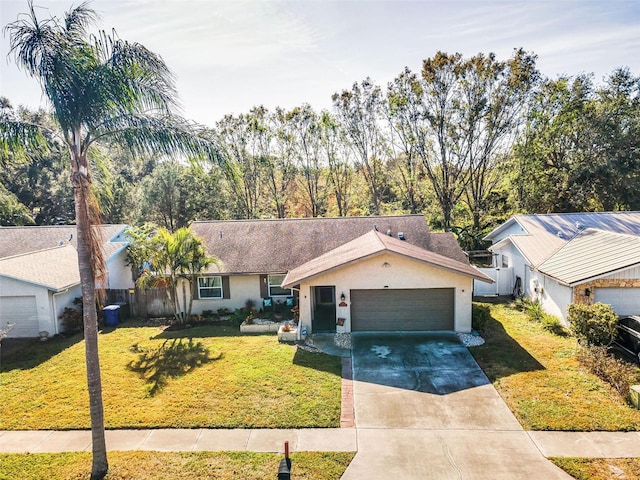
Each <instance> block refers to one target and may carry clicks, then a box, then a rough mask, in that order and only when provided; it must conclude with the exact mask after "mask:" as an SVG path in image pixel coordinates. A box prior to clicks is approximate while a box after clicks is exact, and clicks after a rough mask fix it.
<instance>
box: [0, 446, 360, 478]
mask: <svg viewBox="0 0 640 480" xmlns="http://www.w3.org/2000/svg"><path fill="white" fill-rule="evenodd" d="M353 456H354V453H316V452H301V453H294V454H293V455H291V473H292V476H293V478H304V479H307V480H334V479H335V480H338V479H339V478H340V477H341V476H342V474H343V473H344V471H345V470H346V468H347V466H348V465H349V463H350V462H351V459H352V458H353ZM281 458H282V455H277V454H273V453H253V452H188V453H187V452H110V453H109V473H108V474H107V476H106V477H105V480H131V479H135V480H157V479H172V480H173V479H178V480H200V479H217V480H224V479H229V480H231V479H233V480H236V479H239V478H241V479H243V480H262V479H265V478H276V477H277V475H278V465H279V464H280V460H281ZM0 464H2V470H1V471H0V479H1V480H5V479H6V480H9V479H17V478H19V479H21V480H40V479H44V478H46V479H47V480H80V479H86V478H88V477H89V474H90V472H91V454H90V453H59V454H45V453H39V454H24V455H22V454H8V455H0Z"/></svg>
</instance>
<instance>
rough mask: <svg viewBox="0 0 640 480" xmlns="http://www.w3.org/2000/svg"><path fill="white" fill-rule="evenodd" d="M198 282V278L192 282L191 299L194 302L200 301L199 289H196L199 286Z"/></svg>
mask: <svg viewBox="0 0 640 480" xmlns="http://www.w3.org/2000/svg"><path fill="white" fill-rule="evenodd" d="M199 282H200V281H199V280H198V277H196V278H195V280H194V282H193V299H194V300H200V289H199V288H198V285H200V283H199Z"/></svg>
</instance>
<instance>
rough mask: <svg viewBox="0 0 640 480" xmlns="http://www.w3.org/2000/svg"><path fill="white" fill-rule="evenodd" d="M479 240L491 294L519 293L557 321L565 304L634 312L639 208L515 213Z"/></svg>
mask: <svg viewBox="0 0 640 480" xmlns="http://www.w3.org/2000/svg"><path fill="white" fill-rule="evenodd" d="M485 239H486V240H491V242H492V245H491V247H490V250H491V251H492V252H493V253H494V256H495V257H494V258H495V263H494V267H493V268H492V269H490V270H487V269H483V271H484V272H485V273H487V274H489V275H490V276H492V278H494V279H498V282H497V283H496V285H498V290H496V291H495V293H497V294H500V295H506V294H514V295H525V296H527V297H529V298H531V299H533V300H537V301H539V302H540V303H541V305H542V306H543V308H544V310H545V311H546V312H548V313H550V314H552V315H555V316H557V317H560V318H562V319H566V315H567V307H568V306H569V304H571V303H584V304H591V303H595V302H602V303H606V304H610V305H611V306H612V307H613V309H614V310H615V311H616V312H617V313H618V314H619V315H630V314H638V313H640V212H586V213H553V214H542V215H516V216H514V217H512V218H510V219H509V220H508V221H507V222H505V223H504V224H502V225H501V226H499V227H498V228H496V229H495V230H493V231H492V232H490V233H489V234H488V235H487V236H486V237H485ZM491 270H493V271H491ZM501 280H502V281H501ZM505 280H506V281H505ZM478 287H479V288H478V289H477V290H480V289H482V287H481V286H478Z"/></svg>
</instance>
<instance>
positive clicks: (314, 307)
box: [191, 215, 492, 333]
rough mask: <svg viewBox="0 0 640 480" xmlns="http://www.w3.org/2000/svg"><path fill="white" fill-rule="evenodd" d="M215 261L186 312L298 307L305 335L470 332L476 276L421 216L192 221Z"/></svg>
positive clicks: (452, 242) (451, 241)
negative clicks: (279, 305)
mask: <svg viewBox="0 0 640 480" xmlns="http://www.w3.org/2000/svg"><path fill="white" fill-rule="evenodd" d="M191 229H192V231H194V233H195V234H196V235H197V236H199V237H200V238H201V239H202V240H203V241H204V243H205V246H206V249H207V252H208V253H209V254H211V255H213V256H215V257H217V258H218V259H219V266H212V267H211V268H210V269H209V270H208V271H207V272H205V273H204V274H203V275H202V276H201V277H200V278H199V279H198V291H197V292H196V300H194V305H193V312H194V313H196V314H197V313H200V312H202V311H205V310H212V311H216V310H217V309H218V308H228V309H236V308H241V307H243V306H244V305H245V303H246V302H247V300H250V301H251V302H252V303H253V304H255V305H256V306H257V307H258V308H260V307H261V306H262V305H264V304H265V300H266V301H269V300H271V301H272V302H275V303H277V302H287V301H288V302H289V303H290V304H295V305H297V306H299V312H300V313H299V316H300V327H301V328H299V331H300V332H302V331H303V330H304V331H306V332H307V333H312V332H352V331H388V330H392V331H404V330H412V331H416V330H418V331H422V330H455V331H459V332H469V331H470V330H471V299H472V284H473V280H474V279H476V280H478V281H485V282H492V280H491V279H490V278H489V277H487V276H486V275H484V274H483V273H481V272H480V271H478V270H477V269H476V268H475V267H472V266H471V265H470V264H469V261H468V259H467V257H466V255H465V254H464V252H463V251H462V250H461V249H460V247H459V245H458V243H457V241H456V239H455V238H454V237H453V235H452V234H450V233H433V232H430V230H429V228H428V227H427V224H426V222H425V219H424V217H423V216H422V215H402V216H371V217H339V218H305V219H273V220H240V221H215V222H194V223H193V224H192V225H191Z"/></svg>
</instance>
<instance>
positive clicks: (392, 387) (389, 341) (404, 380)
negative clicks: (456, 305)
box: [342, 332, 571, 480]
mask: <svg viewBox="0 0 640 480" xmlns="http://www.w3.org/2000/svg"><path fill="white" fill-rule="evenodd" d="M352 352H353V380H354V381H353V392H354V408H355V421H356V428H357V432H358V453H357V455H356V457H355V458H354V460H353V462H352V463H351V465H350V466H349V468H348V469H347V471H346V472H345V474H344V476H343V477H342V478H343V479H345V480H352V479H362V478H368V479H376V478H391V477H395V478H398V479H400V478H401V479H427V478H428V479H434V480H435V479H507V478H508V479H514V478H517V479H526V478H532V479H534V478H535V479H538V478H545V479H570V478H571V477H570V476H568V475H567V474H565V473H564V472H562V471H561V470H560V469H559V468H557V467H556V466H555V465H553V464H552V463H551V462H549V461H548V460H546V459H545V458H544V457H543V456H542V454H541V453H540V451H539V450H538V449H537V447H536V446H535V444H534V443H533V442H532V441H531V439H530V438H529V436H528V435H527V434H526V433H525V432H524V431H523V430H522V427H521V426H520V424H519V423H518V421H517V420H516V419H515V417H514V416H513V414H512V413H511V411H510V410H509V409H508V407H507V406H506V404H505V403H504V401H503V400H502V398H501V397H500V396H499V395H498V392H497V391H496V390H495V388H494V387H493V385H491V383H490V382H489V380H488V379H487V377H486V376H485V374H484V372H483V371H482V370H481V369H480V367H479V366H478V364H477V363H476V362H475V360H474V359H473V357H472V356H471V354H470V353H469V351H468V350H467V349H466V347H464V346H463V345H462V344H461V343H460V342H459V340H458V337H457V336H456V335H455V334H453V333H448V332H437V333H393V334H387V333H380V332H377V333H375V334H374V333H354V334H352Z"/></svg>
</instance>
